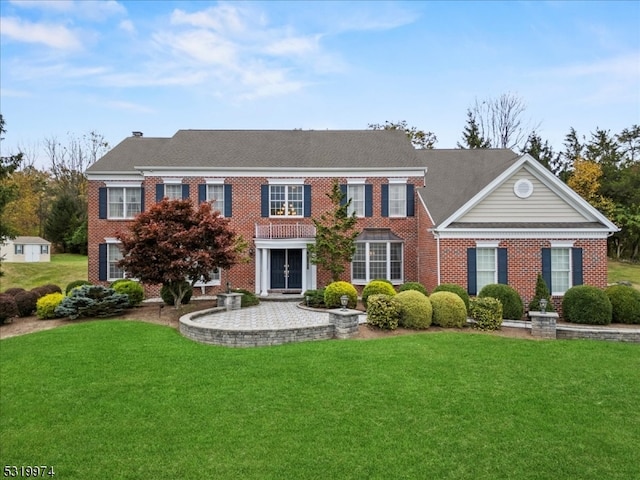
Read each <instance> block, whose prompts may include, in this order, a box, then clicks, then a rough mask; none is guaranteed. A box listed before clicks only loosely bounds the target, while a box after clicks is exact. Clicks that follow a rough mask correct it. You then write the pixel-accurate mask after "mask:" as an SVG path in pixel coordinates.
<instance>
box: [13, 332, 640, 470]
mask: <svg viewBox="0 0 640 480" xmlns="http://www.w3.org/2000/svg"><path fill="white" fill-rule="evenodd" d="M0 353H1V356H0V414H1V416H0V442H1V448H0V464H1V465H2V466H4V465H18V466H20V465H52V466H53V467H54V468H55V472H56V476H55V477H54V478H61V479H62V478H64V479H83V480H84V479H88V478H91V479H103V478H104V479H111V478H119V479H140V478H154V479H176V478H181V479H195V478H225V479H226V478H242V479H247V478H256V479H283V478H286V479H306V478H308V479H312V478H313V479H318V478H323V479H324V478H327V479H333V478H340V479H348V478H353V479H362V478H377V479H392V478H393V479H395V478H420V479H423V478H434V479H436V478H437V479H474V480H475V479H492V480H493V479H500V478H517V479H554V480H555V479H564V478H580V479H594V480H595V479H598V480H600V479H603V478H606V479H625V480H626V479H630V478H637V476H638V472H639V470H638V465H640V449H638V444H640V409H638V399H639V398H640V349H639V348H638V345H631V344H619V343H612V342H594V341H533V340H527V341H525V340H515V339H506V338H501V337H494V336H489V335H484V334H458V333H441V334H440V333H439V334H424V335H420V334H416V335H409V336H404V337H394V338H387V339H381V340H368V341H354V340H349V341H323V342H311V343H301V344H288V345H283V346H280V347H268V348H254V349H245V350H238V349H228V348H224V347H214V346H209V345H202V344H197V343H194V342H191V341H189V340H187V339H185V338H183V337H181V336H180V335H179V333H178V332H176V331H175V330H173V329H171V328H167V327H162V326H158V325H151V324H146V323H140V322H128V321H118V320H105V321H92V322H87V323H80V324H78V325H72V326H68V327H61V328H57V329H54V330H49V331H45V332H40V333H35V334H31V335H26V336H21V337H15V338H9V339H6V340H2V341H1V342H0Z"/></svg>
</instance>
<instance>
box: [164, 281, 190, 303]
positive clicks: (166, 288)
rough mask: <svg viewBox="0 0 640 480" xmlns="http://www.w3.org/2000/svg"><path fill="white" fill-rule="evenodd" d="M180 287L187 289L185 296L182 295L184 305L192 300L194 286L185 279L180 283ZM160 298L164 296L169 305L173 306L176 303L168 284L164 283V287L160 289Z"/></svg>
mask: <svg viewBox="0 0 640 480" xmlns="http://www.w3.org/2000/svg"><path fill="white" fill-rule="evenodd" d="M180 288H186V289H187V293H185V294H184V297H182V302H181V303H182V305H186V304H187V303H189V302H190V301H191V296H192V295H193V287H192V286H191V284H190V283H189V282H187V281H186V280H185V281H183V282H181V283H180ZM160 298H162V301H163V302H164V303H165V304H167V305H170V306H172V307H173V306H174V305H175V302H174V300H173V295H172V294H171V289H170V287H169V285H167V284H164V285H162V288H161V289H160Z"/></svg>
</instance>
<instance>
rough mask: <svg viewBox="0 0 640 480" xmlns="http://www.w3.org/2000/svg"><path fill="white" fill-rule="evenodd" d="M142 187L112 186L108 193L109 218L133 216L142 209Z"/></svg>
mask: <svg viewBox="0 0 640 480" xmlns="http://www.w3.org/2000/svg"><path fill="white" fill-rule="evenodd" d="M141 206H142V189H141V188H140V187H110V188H109V189H108V193H107V207H108V211H107V216H108V218H133V217H135V216H136V215H138V214H139V213H140V211H141Z"/></svg>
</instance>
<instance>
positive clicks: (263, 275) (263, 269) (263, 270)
mask: <svg viewBox="0 0 640 480" xmlns="http://www.w3.org/2000/svg"><path fill="white" fill-rule="evenodd" d="M261 250H262V255H260V260H261V265H260V296H261V297H266V296H267V295H269V292H268V291H267V254H268V252H269V250H268V249H266V248H263V249H261Z"/></svg>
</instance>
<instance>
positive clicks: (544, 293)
mask: <svg viewBox="0 0 640 480" xmlns="http://www.w3.org/2000/svg"><path fill="white" fill-rule="evenodd" d="M542 298H544V299H546V300H547V308H546V310H547V312H553V311H554V310H555V309H554V308H553V303H552V302H551V293H549V287H548V286H547V282H545V281H544V278H543V277H542V274H540V273H539V274H538V278H537V279H536V292H535V294H534V296H533V300H531V302H530V303H529V311H530V312H531V311H533V312H539V311H540V299H542Z"/></svg>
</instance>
